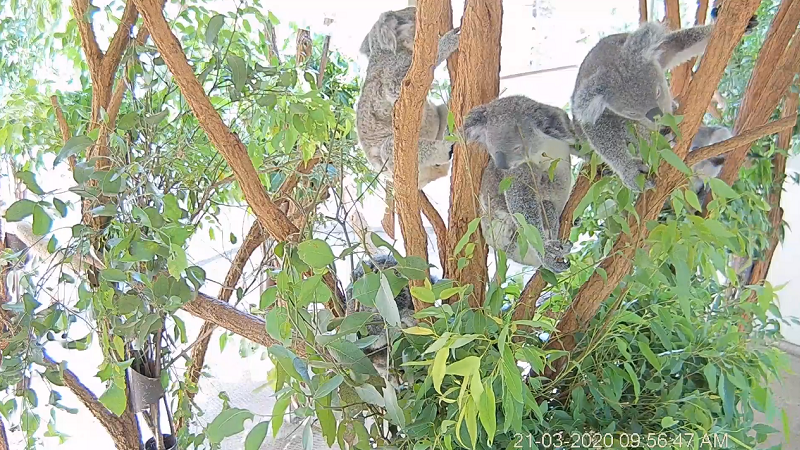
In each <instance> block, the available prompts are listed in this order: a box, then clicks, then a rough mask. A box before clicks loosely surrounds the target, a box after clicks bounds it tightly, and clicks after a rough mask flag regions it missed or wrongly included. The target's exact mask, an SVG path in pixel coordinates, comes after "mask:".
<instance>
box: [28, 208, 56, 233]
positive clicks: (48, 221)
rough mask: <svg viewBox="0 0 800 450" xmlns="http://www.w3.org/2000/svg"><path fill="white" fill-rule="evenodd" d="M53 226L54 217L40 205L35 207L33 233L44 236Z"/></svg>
mask: <svg viewBox="0 0 800 450" xmlns="http://www.w3.org/2000/svg"><path fill="white" fill-rule="evenodd" d="M52 226H53V218H52V217H50V215H49V214H47V211H45V210H44V208H42V207H41V206H39V205H36V206H34V207H33V234H35V235H36V236H44V235H45V234H47V233H49V232H50V228H51V227H52Z"/></svg>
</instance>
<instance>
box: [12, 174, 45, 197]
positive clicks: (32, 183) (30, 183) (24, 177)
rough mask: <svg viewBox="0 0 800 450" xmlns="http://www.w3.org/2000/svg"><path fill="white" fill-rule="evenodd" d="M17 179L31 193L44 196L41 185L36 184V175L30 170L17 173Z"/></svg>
mask: <svg viewBox="0 0 800 450" xmlns="http://www.w3.org/2000/svg"><path fill="white" fill-rule="evenodd" d="M16 177H17V179H18V180H20V181H22V182H23V183H24V184H25V187H26V188H28V190H29V191H31V192H33V193H34V194H36V195H44V191H43V190H42V188H41V187H39V184H38V183H37V182H36V175H34V173H33V172H31V171H29V170H23V171H20V172H17V173H16Z"/></svg>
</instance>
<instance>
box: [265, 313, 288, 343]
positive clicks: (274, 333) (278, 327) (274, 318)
mask: <svg viewBox="0 0 800 450" xmlns="http://www.w3.org/2000/svg"><path fill="white" fill-rule="evenodd" d="M291 332H292V329H291V323H289V314H288V313H287V312H286V308H283V307H280V308H272V309H271V310H269V312H268V313H267V333H268V334H269V335H270V336H271V337H272V338H273V339H275V340H278V341H280V342H282V343H283V344H284V345H289V344H290V343H291V336H292V334H291Z"/></svg>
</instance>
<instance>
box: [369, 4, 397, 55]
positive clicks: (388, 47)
mask: <svg viewBox="0 0 800 450" xmlns="http://www.w3.org/2000/svg"><path fill="white" fill-rule="evenodd" d="M396 27H397V18H396V17H395V16H394V14H393V13H392V12H388V13H384V14H382V15H381V18H380V19H378V23H377V24H375V28H373V29H372V32H371V33H370V34H371V35H372V36H373V37H374V39H372V40H371V41H370V47H371V50H375V49H376V47H375V46H377V48H379V49H381V50H384V51H388V52H394V51H395V49H396V48H397V34H396V33H395V28H396Z"/></svg>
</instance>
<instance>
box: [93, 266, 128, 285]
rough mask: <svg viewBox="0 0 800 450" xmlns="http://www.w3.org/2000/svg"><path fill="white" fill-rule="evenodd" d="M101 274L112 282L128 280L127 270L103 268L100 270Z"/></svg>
mask: <svg viewBox="0 0 800 450" xmlns="http://www.w3.org/2000/svg"><path fill="white" fill-rule="evenodd" d="M100 276H101V277H102V278H103V279H104V280H106V281H111V282H112V283H123V282H125V281H128V276H127V275H125V272H123V271H121V270H119V269H103V270H101V271H100Z"/></svg>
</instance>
